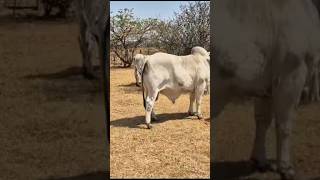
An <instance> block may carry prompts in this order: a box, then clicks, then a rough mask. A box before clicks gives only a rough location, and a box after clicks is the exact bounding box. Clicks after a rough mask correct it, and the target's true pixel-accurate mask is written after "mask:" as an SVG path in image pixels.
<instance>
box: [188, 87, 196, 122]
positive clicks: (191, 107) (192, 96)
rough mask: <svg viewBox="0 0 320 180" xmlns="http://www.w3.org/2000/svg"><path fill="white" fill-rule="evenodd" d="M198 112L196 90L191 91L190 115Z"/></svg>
mask: <svg viewBox="0 0 320 180" xmlns="http://www.w3.org/2000/svg"><path fill="white" fill-rule="evenodd" d="M196 114H197V112H196V110H195V92H192V93H190V105H189V110H188V115H189V116H194V115H196Z"/></svg>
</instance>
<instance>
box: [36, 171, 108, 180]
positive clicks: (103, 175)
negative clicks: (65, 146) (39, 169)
mask: <svg viewBox="0 0 320 180" xmlns="http://www.w3.org/2000/svg"><path fill="white" fill-rule="evenodd" d="M108 178H109V177H108V173H107V172H102V171H99V172H93V173H88V174H83V175H78V176H70V177H60V178H48V179H42V180H106V179H108Z"/></svg>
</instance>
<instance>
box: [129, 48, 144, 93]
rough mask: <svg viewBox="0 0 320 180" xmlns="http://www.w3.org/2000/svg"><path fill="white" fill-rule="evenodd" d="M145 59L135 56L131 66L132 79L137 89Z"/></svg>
mask: <svg viewBox="0 0 320 180" xmlns="http://www.w3.org/2000/svg"><path fill="white" fill-rule="evenodd" d="M146 57H147V56H145V55H142V54H137V55H135V56H134V58H133V62H132V65H133V66H134V77H135V79H136V86H138V87H141V85H142V71H143V66H144V64H145V62H146Z"/></svg>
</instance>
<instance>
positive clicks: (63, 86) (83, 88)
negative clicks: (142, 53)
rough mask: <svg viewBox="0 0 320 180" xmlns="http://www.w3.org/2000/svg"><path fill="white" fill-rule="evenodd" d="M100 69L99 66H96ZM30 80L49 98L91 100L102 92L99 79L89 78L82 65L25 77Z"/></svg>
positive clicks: (96, 68) (32, 84)
mask: <svg viewBox="0 0 320 180" xmlns="http://www.w3.org/2000/svg"><path fill="white" fill-rule="evenodd" d="M94 69H95V71H98V69H99V66H96V67H94ZM23 78H24V79H27V80H31V81H29V83H30V85H31V86H32V88H33V89H35V90H36V91H37V92H38V93H39V94H40V95H41V94H42V95H43V96H45V97H46V99H47V100H49V101H50V100H52V101H57V100H58V101H60V100H66V99H70V100H72V101H77V102H78V101H81V102H83V101H86V102H87V101H91V100H93V99H94V97H95V96H96V95H100V94H102V84H101V83H100V80H99V79H95V80H87V79H85V78H84V77H83V75H82V67H70V68H67V69H64V70H61V71H59V72H54V73H45V74H31V75H27V76H24V77H23Z"/></svg>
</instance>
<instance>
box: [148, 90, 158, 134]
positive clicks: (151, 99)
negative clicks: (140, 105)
mask: <svg viewBox="0 0 320 180" xmlns="http://www.w3.org/2000/svg"><path fill="white" fill-rule="evenodd" d="M157 95H158V91H156V90H154V91H149V93H147V97H146V124H147V128H148V129H151V128H152V126H151V116H152V112H153V108H154V103H155V101H156V98H157Z"/></svg>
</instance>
